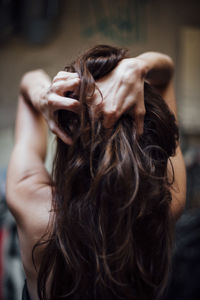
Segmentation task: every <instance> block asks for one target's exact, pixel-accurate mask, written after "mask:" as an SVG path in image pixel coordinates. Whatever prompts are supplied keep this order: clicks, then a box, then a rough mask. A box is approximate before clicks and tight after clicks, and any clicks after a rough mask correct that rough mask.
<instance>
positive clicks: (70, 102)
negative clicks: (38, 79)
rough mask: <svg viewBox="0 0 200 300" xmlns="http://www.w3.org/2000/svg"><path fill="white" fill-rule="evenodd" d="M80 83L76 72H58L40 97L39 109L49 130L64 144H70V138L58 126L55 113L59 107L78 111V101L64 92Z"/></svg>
mask: <svg viewBox="0 0 200 300" xmlns="http://www.w3.org/2000/svg"><path fill="white" fill-rule="evenodd" d="M79 83H80V79H79V77H78V74H77V73H69V72H63V71H61V72H59V73H58V74H57V75H56V76H55V77H54V79H53V81H52V84H51V85H50V87H49V89H48V91H47V92H46V91H44V93H43V95H42V97H41V98H40V104H39V110H40V112H41V113H42V114H43V116H44V118H45V119H46V121H47V123H48V125H49V128H50V130H51V131H52V132H53V133H54V134H56V135H57V136H58V137H59V138H60V139H61V140H62V141H63V142H65V143H66V144H72V139H71V138H70V137H69V136H68V135H67V134H66V133H64V132H63V131H62V130H61V129H60V128H59V126H58V122H57V114H56V112H57V111H58V110H59V109H65V110H70V111H73V112H76V113H78V111H79V108H80V103H79V101H77V100H75V99H72V98H68V97H64V93H66V92H69V91H70V92H71V91H73V90H74V89H75V88H76V87H77V86H78V85H79Z"/></svg>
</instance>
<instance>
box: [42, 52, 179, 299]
mask: <svg viewBox="0 0 200 300" xmlns="http://www.w3.org/2000/svg"><path fill="white" fill-rule="evenodd" d="M124 57H126V51H125V50H124V49H119V48H114V47H110V46H97V47H94V48H92V49H91V50H89V51H88V52H86V53H85V54H84V55H82V56H81V57H79V58H78V59H77V60H76V61H75V62H74V63H73V64H72V65H71V66H70V67H68V68H67V70H68V71H70V72H77V73H78V74H79V77H80V88H79V89H77V91H75V92H74V93H70V96H71V97H74V98H76V99H79V101H80V103H81V113H80V115H77V114H74V113H72V112H68V111H63V110H61V111H59V112H58V121H59V126H60V127H61V128H62V129H64V130H65V131H66V132H67V133H68V134H69V135H70V136H71V137H72V138H73V145H71V146H68V145H66V144H65V143H63V142H62V141H61V140H60V139H58V140H57V150H56V155H55V160H54V168H53V182H54V185H53V211H54V220H53V223H52V229H51V234H50V237H49V238H48V240H47V241H46V247H45V250H44V252H43V259H42V263H41V265H40V269H39V274H38V294H39V298H40V299H43V300H44V299H45V300H46V299H75V300H77V299H82V300H83V299H87V300H90V299H91V300H100V299H102V300H108V299H109V300H110V299H126V300H128V299H131V300H133V299H140V300H141V299H148V300H150V299H160V297H161V295H162V293H163V289H164V287H165V284H166V280H167V276H168V269H169V265H170V253H171V245H172V233H171V217H170V203H171V194H170V191H169V186H170V184H171V183H172V182H169V180H168V174H167V163H168V159H169V157H170V156H172V155H174V153H175V149H176V142H177V139H178V128H177V126H176V122H175V118H174V116H173V114H172V113H171V112H170V111H169V109H168V107H167V105H166V104H165V102H164V100H163V99H162V98H161V97H160V96H159V95H158V94H157V93H156V92H155V91H154V90H153V88H151V87H150V86H149V85H148V84H147V83H145V85H144V98H145V107H146V115H145V119H144V133H143V135H142V136H141V137H139V138H138V136H137V134H136V126H135V120H134V117H133V116H132V117H131V116H130V115H128V114H124V115H122V116H121V118H120V119H119V120H118V121H117V122H116V124H115V125H114V127H113V129H112V130H111V132H110V133H109V135H108V134H107V132H106V129H105V128H104V127H103V125H102V118H101V116H100V117H99V118H98V119H93V116H92V114H91V109H90V108H91V107H90V106H91V101H90V98H91V97H92V95H93V93H94V90H95V81H96V80H98V79H100V78H102V77H103V76H105V75H106V74H108V73H109V72H111V71H112V70H113V69H114V68H115V67H116V66H117V64H118V62H119V61H120V60H121V59H123V58H124ZM47 285H48V286H49V287H48V288H47ZM47 290H48V291H47Z"/></svg>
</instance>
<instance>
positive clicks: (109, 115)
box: [103, 110, 118, 128]
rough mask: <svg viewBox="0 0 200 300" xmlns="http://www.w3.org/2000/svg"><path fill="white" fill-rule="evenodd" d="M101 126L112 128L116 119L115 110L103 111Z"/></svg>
mask: <svg viewBox="0 0 200 300" xmlns="http://www.w3.org/2000/svg"><path fill="white" fill-rule="evenodd" d="M103 116H104V117H103V126H104V127H105V128H112V126H113V125H114V124H115V122H116V121H117V119H118V116H117V114H116V111H115V110H113V111H112V110H111V111H106V112H105V111H104V112H103Z"/></svg>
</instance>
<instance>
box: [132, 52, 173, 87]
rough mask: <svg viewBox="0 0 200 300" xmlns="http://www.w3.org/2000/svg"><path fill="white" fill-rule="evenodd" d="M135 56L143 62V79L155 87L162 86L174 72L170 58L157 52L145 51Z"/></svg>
mask: <svg viewBox="0 0 200 300" xmlns="http://www.w3.org/2000/svg"><path fill="white" fill-rule="evenodd" d="M136 58H138V59H140V60H142V61H143V62H144V69H145V74H146V75H145V79H146V80H147V81H148V82H149V83H150V84H151V85H153V86H155V87H157V88H159V87H160V88H164V87H165V86H166V85H167V84H168V83H169V81H170V80H171V78H172V76H173V73H174V63H173V61H172V59H171V58H170V57H169V56H168V55H166V54H162V53H159V52H145V53H143V54H140V55H139V56H137V57H136Z"/></svg>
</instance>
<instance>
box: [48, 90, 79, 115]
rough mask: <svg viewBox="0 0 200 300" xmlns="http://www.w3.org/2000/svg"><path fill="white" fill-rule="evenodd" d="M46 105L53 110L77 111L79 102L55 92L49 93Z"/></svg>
mask: <svg viewBox="0 0 200 300" xmlns="http://www.w3.org/2000/svg"><path fill="white" fill-rule="evenodd" d="M48 105H49V106H50V107H51V108H52V110H53V111H56V110H59V109H65V110H70V111H72V112H75V113H78V112H79V111H80V102H79V101H77V100H75V99H72V98H67V97H63V96H59V95H57V94H55V93H51V94H49V96H48Z"/></svg>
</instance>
